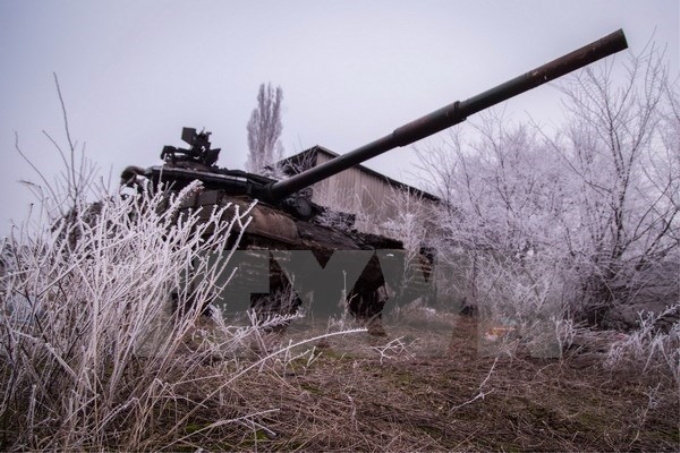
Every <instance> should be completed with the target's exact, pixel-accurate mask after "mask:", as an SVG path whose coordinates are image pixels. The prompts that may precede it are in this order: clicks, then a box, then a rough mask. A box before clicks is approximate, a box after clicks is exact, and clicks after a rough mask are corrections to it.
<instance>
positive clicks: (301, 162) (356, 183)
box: [277, 146, 440, 239]
mask: <svg viewBox="0 0 680 453" xmlns="http://www.w3.org/2000/svg"><path fill="white" fill-rule="evenodd" d="M337 156H338V154H337V153H334V152H333V151H331V150H329V149H327V148H324V147H322V146H315V147H313V148H310V149H308V150H306V151H303V152H301V153H298V154H295V155H294V156H291V157H287V158H285V159H283V160H281V161H280V162H278V164H277V165H278V167H279V168H280V170H281V171H283V172H284V173H285V174H287V175H291V176H292V175H294V174H297V173H300V172H302V171H304V170H307V169H309V168H313V167H316V166H317V165H320V164H322V163H324V162H328V161H329V160H331V159H332V158H334V157H337ZM311 192H312V194H311V195H312V201H314V202H315V203H317V204H319V205H322V206H327V207H329V208H331V209H333V210H336V211H341V212H347V213H350V214H354V215H356V218H357V221H356V227H357V229H358V230H360V231H364V232H369V233H378V234H385V235H388V236H392V237H395V238H396V239H404V238H403V237H399V236H402V235H403V232H400V231H397V230H399V229H401V227H402V226H403V223H404V217H405V216H407V217H408V218H409V219H411V220H414V221H415V222H417V223H418V225H420V228H422V229H423V230H424V231H428V230H429V231H431V228H429V227H431V225H428V223H429V222H431V219H432V215H433V210H434V209H436V208H437V207H438V206H439V203H440V201H439V198H437V197H435V196H434V195H432V194H429V193H427V192H425V191H423V190H420V189H417V188H415V187H411V186H409V185H407V184H404V183H402V182H399V181H397V180H394V179H392V178H389V177H387V176H385V175H383V174H381V173H378V172H377V171H374V170H371V169H370V168H367V167H364V166H363V165H357V166H354V167H352V168H349V169H347V170H345V171H343V172H340V173H338V174H337V175H335V176H332V177H331V178H328V179H326V180H324V181H321V182H319V183H317V184H314V185H313V186H312V187H311ZM409 216H411V217H409ZM422 237H424V235H423V236H421V238H422Z"/></svg>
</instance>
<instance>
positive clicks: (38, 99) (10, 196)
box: [0, 0, 680, 235]
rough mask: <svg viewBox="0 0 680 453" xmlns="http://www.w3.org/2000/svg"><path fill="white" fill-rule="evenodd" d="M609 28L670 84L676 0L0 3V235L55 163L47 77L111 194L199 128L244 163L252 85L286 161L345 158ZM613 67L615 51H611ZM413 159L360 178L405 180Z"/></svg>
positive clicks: (390, 161)
mask: <svg viewBox="0 0 680 453" xmlns="http://www.w3.org/2000/svg"><path fill="white" fill-rule="evenodd" d="M618 28H623V30H624V32H625V33H626V36H627V38H628V42H629V45H630V48H631V50H632V51H633V52H640V51H641V50H642V48H643V47H644V46H645V44H647V42H648V41H649V40H650V38H652V37H654V40H655V41H656V45H657V46H667V50H666V58H667V59H668V63H669V65H670V69H671V71H672V73H673V74H677V73H678V60H679V55H680V42H679V41H680V38H679V29H680V4H679V3H678V0H646V1H642V0H640V1H630V0H617V1H613V0H610V1H597V0H587V1H586V0H570V1H562V2H558V1H549V0H542V1H536V0H512V1H500V0H498V1H471V0H466V1H453V0H448V1H437V0H420V1H418V2H416V1H409V2H407V1H394V0H393V1H376V0H372V1H348V0H344V1H339V0H338V1H334V2H330V1H325V2H324V1H312V0H308V1H297V0H295V1H294V0H290V1H285V2H284V1H227V0H223V1H217V0H215V1H209V0H203V1H191V2H190V1H178V0H142V1H140V0H133V1H121V0H117V1H112V0H110V1H89V0H78V1H76V0H68V1H67V0H64V1H47V0H0V70H1V72H0V74H1V78H0V100H1V102H0V153H2V162H1V163H2V165H0V172H1V173H0V191H1V193H2V194H3V197H2V198H3V201H2V204H1V205H0V206H1V207H0V235H5V234H7V233H8V232H9V229H10V220H9V219H10V218H13V219H15V220H20V219H23V218H25V215H26V213H27V210H28V204H29V203H30V202H31V201H32V198H31V195H30V193H29V192H28V190H27V189H25V188H24V187H23V186H21V185H20V184H19V183H18V182H17V181H19V180H20V179H30V180H37V178H36V177H35V174H34V173H33V172H32V170H31V169H30V167H29V166H28V165H27V164H26V163H25V162H24V161H23V160H22V159H21V158H20V157H19V155H18V153H17V152H16V151H15V149H14V140H15V138H14V137H15V132H16V133H17V134H18V136H19V142H20V146H21V148H22V149H23V151H24V152H25V153H26V154H28V155H29V156H30V158H31V159H32V160H34V162H36V163H37V164H38V166H39V167H40V168H41V169H42V170H43V171H44V172H45V173H46V174H47V175H53V174H56V172H58V171H59V170H60V169H61V167H60V164H59V158H58V157H57V153H56V151H55V149H54V147H53V146H52V145H51V144H50V143H49V141H48V139H47V138H46V137H45V136H44V135H43V134H42V132H41V131H42V130H46V131H48V132H49V133H50V134H51V135H52V136H53V137H54V138H55V139H56V140H58V141H59V142H61V143H65V134H64V130H63V122H62V118H61V107H60V105H59V102H58V97H57V93H56V89H55V86H54V81H53V78H52V72H56V73H57V75H58V77H59V80H60V85H61V89H62V93H63V95H64V98H65V101H66V106H67V109H68V117H69V124H70V129H71V135H72V137H74V138H75V139H76V140H78V141H79V143H83V142H85V143H86V144H87V148H86V149H87V153H88V155H89V156H90V158H92V159H93V160H94V161H96V162H97V163H98V164H99V166H100V167H101V169H102V174H104V175H105V176H106V175H108V173H109V172H111V174H112V179H113V181H114V183H115V182H117V180H118V176H119V174H120V171H121V170H122V169H123V168H124V167H125V166H126V165H131V164H134V165H139V166H143V167H146V166H149V165H155V164H158V163H159V154H160V151H161V149H162V147H163V145H175V146H177V145H181V141H180V139H179V137H180V133H181V128H182V127H183V126H189V127H196V128H199V129H200V128H203V127H205V128H206V129H207V130H210V131H212V132H213V136H212V142H213V145H214V146H215V147H221V148H222V154H221V158H220V162H219V164H220V165H221V166H224V167H228V168H243V167H244V164H245V160H246V149H247V146H246V123H247V121H248V118H249V116H250V113H251V111H252V109H253V108H254V106H255V96H256V94H257V89H258V86H259V85H260V83H262V82H272V83H273V84H275V85H280V86H281V87H282V88H283V91H284V113H283V126H284V130H283V140H282V141H283V145H284V147H285V149H286V153H287V154H288V155H290V154H294V153H296V152H299V151H302V150H304V149H306V148H308V147H311V146H313V145H316V144H319V145H323V146H326V147H328V148H330V149H332V150H334V151H336V152H339V153H344V152H347V151H350V150H352V149H355V148H357V147H358V146H360V145H362V144H364V143H366V142H368V141H370V140H372V139H374V138H377V137H381V136H383V135H385V134H387V133H389V132H391V131H392V130H393V129H394V128H395V127H397V126H400V125H402V124H403V123H405V122H407V121H409V120H411V119H414V118H416V117H418V116H421V115H423V114H425V113H428V112H430V111H432V110H434V109H437V108H439V107H441V106H443V105H445V104H448V103H450V102H453V101H455V100H458V99H466V98H468V97H470V96H473V95H475V94H478V93H479V92H481V91H484V90H486V89H488V88H491V87H492V86H494V85H496V84H498V83H501V82H504V81H505V80H507V79H509V78H512V77H514V76H517V75H519V74H521V73H524V72H526V71H528V70H530V69H533V68H534V67H536V66H539V65H541V64H543V63H545V62H547V61H549V60H551V59H553V58H555V57H558V56H560V55H562V54H564V53H566V52H569V51H571V50H573V49H575V48H577V47H580V46H581V45H584V44H586V43H588V42H590V41H592V40H595V39H598V38H600V37H602V36H604V35H606V34H608V33H611V32H613V31H615V30H617V29H618ZM618 58H619V60H622V58H621V57H618ZM505 109H506V114H509V115H513V118H515V117H516V118H520V119H521V118H523V117H526V115H531V116H532V117H533V118H534V119H536V120H537V121H539V122H540V123H543V124H546V125H549V124H553V123H556V122H559V119H560V104H559V93H558V91H557V90H556V89H555V88H553V87H550V86H548V87H541V88H538V89H536V90H534V91H532V92H530V93H527V94H524V95H522V96H520V97H519V98H517V99H515V100H511V101H509V102H508V103H507V104H506V106H505ZM412 162H414V158H413V151H412V149H410V148H405V149H400V150H397V151H394V152H392V153H388V154H386V155H383V156H380V157H377V158H375V159H373V160H371V161H369V162H368V163H367V165H368V166H369V167H371V168H374V169H376V170H378V171H381V172H384V173H386V174H388V175H390V176H392V177H394V178H397V179H401V180H404V181H406V182H407V183H411V184H414V185H417V182H416V181H414V180H413V177H412V176H411V175H409V173H408V172H409V166H410V165H411V163H412Z"/></svg>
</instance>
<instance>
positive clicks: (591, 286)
mask: <svg viewBox="0 0 680 453" xmlns="http://www.w3.org/2000/svg"><path fill="white" fill-rule="evenodd" d="M653 50H654V49H652V50H651V51H650V52H647V53H646V54H645V56H642V57H635V56H632V57H631V58H630V60H628V62H627V66H626V67H625V68H624V69H626V70H627V72H625V73H624V74H623V77H618V78H616V77H614V73H615V72H616V71H618V70H620V68H618V67H617V68H616V70H615V68H614V67H613V66H612V65H611V64H605V65H600V66H597V67H593V68H587V69H585V70H583V71H581V72H579V73H578V74H577V75H576V76H575V77H572V78H571V79H570V83H569V84H567V85H561V87H562V90H563V91H564V93H565V95H566V98H565V106H566V108H567V111H568V116H567V119H566V125H565V126H564V127H563V128H562V130H561V131H560V133H558V134H557V136H556V137H549V136H547V135H546V134H543V133H542V132H541V131H540V129H539V128H532V127H529V126H521V125H520V126H519V127H510V126H508V124H507V123H506V122H504V121H503V118H502V117H498V116H497V117H493V116H488V115H487V116H486V117H483V120H482V122H481V126H479V127H477V128H476V131H475V132H476V138H475V140H464V139H463V137H462V135H461V134H460V131H457V132H453V133H452V134H451V136H450V139H449V140H448V141H447V142H446V143H445V144H444V146H440V147H439V149H437V146H436V145H434V146H431V147H430V148H428V149H427V150H425V151H426V152H421V153H419V154H420V157H421V159H422V162H423V168H424V169H425V170H426V171H427V172H428V173H429V175H430V176H431V179H432V180H435V181H437V182H438V185H437V187H436V188H435V190H436V191H437V193H438V194H439V195H440V196H442V197H443V199H444V200H445V201H446V202H447V205H448V206H449V207H450V208H449V209H448V210H446V212H443V215H442V218H441V225H442V231H443V232H444V240H443V246H442V247H441V248H448V249H449V250H457V252H456V253H452V254H451V255H452V259H460V257H461V256H463V257H464V264H465V267H466V269H467V273H468V279H467V280H468V282H469V287H468V288H466V289H464V291H463V292H464V293H467V294H466V297H467V298H468V299H470V301H471V302H479V303H480V304H482V305H483V304H493V305H494V307H493V308H494V309H498V308H499V304H501V303H502V304H501V305H502V306H501V307H500V308H501V310H500V312H503V313H508V309H509V311H510V312H515V314H514V316H516V317H517V316H521V314H522V313H525V314H526V315H531V314H532V313H538V312H539V311H540V310H539V309H538V308H539V305H541V304H543V305H544V306H545V307H546V308H547V309H548V310H547V312H546V313H548V314H550V315H551V316H552V315H558V314H559V313H560V311H561V312H562V313H564V310H567V309H569V310H571V312H572V313H575V312H577V313H580V314H581V315H583V316H584V317H585V318H586V319H588V320H589V321H590V322H591V323H594V324H600V325H602V324H605V325H612V324H611V321H612V314H613V313H620V312H621V311H622V310H624V308H625V307H629V308H631V309H633V308H635V307H641V306H645V305H641V304H642V303H643V302H644V303H645V304H649V305H646V306H648V307H651V306H652V305H653V304H656V305H661V304H662V303H669V302H670V303H674V302H675V301H677V297H678V284H677V269H678V263H679V262H680V223H679V222H680V215H678V213H679V212H680V209H679V208H680V200H679V198H678V194H680V121H679V120H678V118H679V115H678V112H679V111H680V110H679V109H678V106H679V105H680V104H679V103H678V90H677V84H675V85H674V83H673V82H672V81H671V80H670V79H669V77H668V74H667V71H666V69H665V67H664V64H663V60H662V57H663V55H659V54H657V53H655V52H654V51H653ZM673 272H675V274H676V275H675V276H673ZM522 305H525V307H524V308H525V309H521V306H522ZM479 308H480V309H483V308H484V307H483V306H481V307H479ZM613 309H615V310H613ZM625 309H626V310H628V308H625ZM655 309H657V310H663V306H658V307H655ZM574 310H575V311H574ZM492 311H493V310H492ZM495 311H496V312H499V310H495ZM628 311H630V310H628ZM632 315H633V316H632V318H633V319H632V321H633V322H634V321H635V311H633V312H632ZM617 316H618V315H617ZM620 320H621V322H623V321H624V319H620ZM625 321H631V319H630V317H628V319H626V320H625ZM617 322H618V321H617ZM628 324H629V325H630V323H628Z"/></svg>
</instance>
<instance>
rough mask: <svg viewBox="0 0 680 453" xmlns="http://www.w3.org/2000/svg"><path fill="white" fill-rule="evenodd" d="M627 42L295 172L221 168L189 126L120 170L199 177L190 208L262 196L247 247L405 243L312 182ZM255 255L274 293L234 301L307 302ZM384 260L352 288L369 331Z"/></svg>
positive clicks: (177, 181) (215, 152) (374, 329)
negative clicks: (154, 155) (319, 195)
mask: <svg viewBox="0 0 680 453" xmlns="http://www.w3.org/2000/svg"><path fill="white" fill-rule="evenodd" d="M627 47H628V45H627V42H626V38H625V35H624V33H623V31H622V30H618V31H616V32H614V33H612V34H610V35H607V36H605V37H603V38H601V39H599V40H597V41H594V42H592V43H590V44H587V45H585V46H583V47H581V48H579V49H577V50H575V51H573V52H570V53H568V54H566V55H564V56H562V57H559V58H557V59H555V60H553V61H551V62H549V63H546V64H544V65H542V66H540V67H538V68H536V69H533V70H531V71H529V72H527V73H525V74H522V75H520V76H518V77H515V78H514V79H511V80H509V81H507V82H505V83H503V84H501V85H498V86H496V87H494V88H491V89H490V90H487V91H485V92H483V93H481V94H478V95H476V96H473V97H471V98H468V99H466V100H464V101H456V102H453V103H451V104H448V105H446V106H444V107H442V108H440V109H438V110H436V111H434V112H432V113H430V114H427V115H425V116H422V117H420V118H418V119H416V120H414V121H411V122H409V123H407V124H405V125H403V126H401V127H398V128H396V129H395V130H394V131H392V132H391V133H390V134H388V135H386V136H384V137H382V138H378V139H377V140H374V141H372V142H370V143H368V144H365V145H363V146H361V147H359V148H357V149H355V150H353V151H350V152H347V153H345V154H341V155H339V156H338V157H336V158H334V159H331V160H330V161H328V162H325V163H323V164H321V165H318V166H316V167H314V168H311V169H308V170H306V171H303V172H301V173H299V174H297V175H294V176H292V177H291V178H289V179H285V180H275V179H272V178H270V177H267V176H264V175H260V174H253V173H248V172H245V171H242V170H236V169H225V168H220V167H218V166H217V160H218V158H219V153H220V149H213V148H212V145H211V143H210V133H209V132H204V131H203V132H197V130H196V129H194V128H184V129H183V131H182V135H181V138H182V140H183V141H184V142H185V143H187V144H188V145H189V147H188V148H180V147H174V146H165V147H164V148H163V150H162V152H161V156H160V157H161V159H162V161H163V163H162V164H161V165H157V166H152V167H149V168H146V169H143V168H140V167H128V168H126V169H125V170H124V171H123V173H122V175H121V179H122V181H121V182H122V183H123V184H128V185H130V184H131V183H132V182H133V181H137V180H138V179H139V178H145V179H147V180H150V181H151V183H152V184H154V185H158V184H159V183H161V182H164V183H169V184H170V186H171V190H181V189H182V188H183V187H185V186H186V185H188V184H190V183H191V182H192V181H194V180H200V181H201V182H202V186H203V190H202V191H201V192H200V193H199V194H197V195H196V196H194V197H193V198H192V199H191V200H188V201H187V202H186V203H185V205H186V206H185V207H186V209H200V208H204V207H210V206H213V205H224V204H226V203H232V204H233V205H236V206H239V207H241V208H246V207H248V206H250V205H251V204H252V203H253V201H254V200H257V201H258V202H257V204H256V206H255V207H254V208H253V210H252V211H251V215H252V222H251V224H250V225H249V227H248V228H247V231H245V234H244V235H243V237H242V240H241V241H240V242H239V244H238V247H239V249H241V250H244V251H253V252H255V251H292V250H298V251H302V250H305V251H311V252H312V254H313V255H314V257H316V259H317V260H318V262H319V263H320V264H321V265H325V263H327V262H328V260H329V259H330V258H331V256H332V255H333V254H334V252H336V251H337V250H371V251H378V250H399V249H403V244H402V243H401V242H400V241H399V240H397V239H394V238H389V237H385V236H379V235H375V234H367V233H362V232H359V231H356V230H355V229H354V228H353V216H352V215H349V214H344V213H339V212H332V211H330V210H329V209H328V208H326V207H324V206H320V205H318V204H316V203H314V202H313V201H312V200H311V198H310V197H309V196H308V194H307V193H306V189H307V188H308V187H310V186H312V185H313V184H315V183H317V182H319V181H322V180H324V179H327V178H330V177H332V176H333V175H335V174H337V173H339V172H341V171H343V170H346V169H348V168H350V167H353V166H355V165H358V164H360V163H362V162H364V161H366V160H368V159H371V158H372V157H375V156H378V155H380V154H382V153H385V152H388V151H390V150H392V149H394V148H397V147H403V146H407V145H410V144H412V143H414V142H416V141H418V140H420V139H423V138H425V137H428V136H430V135H433V134H435V133H437V132H440V131H442V130H444V129H446V128H449V127H451V126H454V125H456V124H458V123H461V122H463V121H465V120H466V118H467V117H469V116H470V115H473V114H475V113H477V112H480V111H482V110H484V109H487V108H489V107H491V106H493V105H496V104H498V103H500V102H503V101H505V100H507V99H510V98H511V97H514V96H516V95H518V94H521V93H523V92H525V91H528V90H530V89H532V88H535V87H537V86H540V85H543V84H545V83H547V82H550V81H551V80H554V79H556V78H558V77H561V76H563V75H565V74H568V73H569V72H572V71H574V70H577V69H579V68H582V67H584V66H586V65H588V64H590V63H593V62H595V61H597V60H600V59H602V58H604V57H606V56H608V55H611V54H614V53H616V52H619V51H621V50H623V49H626V48H627ZM420 252H421V253H420V257H419V259H418V265H417V266H418V267H419V268H420V271H421V272H422V273H423V275H425V276H426V277H427V276H428V275H429V274H430V272H431V266H432V261H433V253H432V250H430V249H426V248H423V249H421V251H420ZM260 257H261V254H260ZM253 262H259V266H260V267H262V266H265V267H266V269H260V270H257V269H256V270H255V271H252V272H251V274H252V275H256V274H258V273H260V272H266V273H267V275H269V279H270V281H269V291H270V293H269V295H267V294H264V295H254V296H252V297H250V300H249V301H248V300H247V301H246V302H245V305H243V304H244V303H243V302H239V303H234V304H232V308H233V307H235V306H238V307H239V308H254V309H256V311H257V312H258V313H261V314H268V313H271V312H276V311H279V312H281V311H283V312H287V311H290V310H295V309H296V308H297V307H298V306H299V305H300V300H299V299H298V298H295V301H294V302H293V303H292V305H291V306H290V307H282V306H281V305H280V298H278V302H275V301H274V300H275V299H276V298H275V297H273V296H272V295H273V294H275V293H280V292H284V291H285V290H286V289H289V288H290V283H289V281H288V279H287V277H286V276H285V275H284V272H282V270H281V268H280V266H278V264H277V263H280V261H276V262H275V260H273V259H269V260H266V261H263V260H261V259H260V260H259V261H258V260H254V261H253ZM263 263H264V264H263ZM380 263H381V261H380V260H379V259H378V258H377V254H376V255H373V256H372V257H371V258H370V260H369V261H368V264H367V265H366V266H365V268H364V270H363V273H361V274H360V276H359V278H358V280H357V282H356V285H355V286H354V288H353V289H352V290H351V291H350V292H349V294H347V295H346V298H347V301H348V302H347V304H348V306H349V311H350V312H351V313H353V314H354V315H355V316H357V317H358V318H359V319H362V320H365V321H366V322H367V325H368V327H369V332H370V333H373V334H376V335H381V334H383V333H384V330H383V329H382V326H381V323H380V314H381V312H382V309H383V307H384V304H385V302H386V300H387V299H388V296H387V295H388V294H389V292H388V291H387V288H386V281H385V276H384V275H383V271H382V269H381V266H380ZM383 265H384V263H383ZM241 267H246V266H245V265H244V266H241ZM244 272H245V271H244ZM247 280H248V279H247V278H242V279H240V280H239V281H240V282H241V283H240V285H241V286H239V285H236V286H235V287H233V288H227V289H228V291H232V292H233V294H237V293H238V294H241V295H244V294H245V295H250V294H253V293H256V292H257V291H256V290H254V288H255V287H256V286H257V284H255V283H253V285H251V287H250V288H249V287H248V281H247ZM416 292H417V291H416ZM298 293H299V291H298ZM234 300H235V299H234ZM227 304H228V302H227Z"/></svg>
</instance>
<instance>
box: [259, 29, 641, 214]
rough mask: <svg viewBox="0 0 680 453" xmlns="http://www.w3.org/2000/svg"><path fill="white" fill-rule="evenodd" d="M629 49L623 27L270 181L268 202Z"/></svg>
mask: <svg viewBox="0 0 680 453" xmlns="http://www.w3.org/2000/svg"><path fill="white" fill-rule="evenodd" d="M626 48H628V43H627V42H626V37H625V35H624V34H623V30H618V31H615V32H614V33H612V34H610V35H607V36H605V37H604V38H601V39H598V40H597V41H594V42H592V43H590V44H588V45H585V46H583V47H581V48H580V49H577V50H575V51H573V52H570V53H568V54H566V55H564V56H562V57H560V58H557V59H556V60H553V61H551V62H549V63H546V64H544V65H543V66H540V67H538V68H536V69H534V70H532V71H529V72H527V73H526V74H522V75H521V76H519V77H515V78H514V79H512V80H509V81H507V82H505V83H503V84H501V85H498V86H496V87H494V88H492V89H490V90H487V91H485V92H483V93H481V94H478V95H477V96H474V97H471V98H470V99H467V100H465V101H456V102H454V103H452V104H449V105H447V106H445V107H442V108H441V109H439V110H436V111H434V112H432V113H430V114H428V115H425V116H423V117H421V118H418V119H417V120H415V121H411V122H410V123H407V124H405V125H403V126H401V127H399V128H397V129H395V130H394V131H393V132H392V133H391V134H389V135H386V136H385V137H382V138H379V139H378V140H375V141H373V142H371V143H369V144H367V145H364V146H362V147H360V148H357V149H355V150H354V151H350V152H348V153H346V154H343V155H341V156H338V157H336V158H334V159H332V160H330V161H328V162H326V163H324V164H321V165H319V166H317V167H314V168H312V169H309V170H307V171H304V172H302V173H300V174H298V175H296V176H293V177H292V178H290V179H287V180H285V181H279V182H275V183H271V184H269V185H268V186H267V187H266V188H265V190H264V193H263V195H264V197H263V198H265V199H267V200H268V201H277V200H281V199H283V198H285V197H287V196H289V195H291V194H292V193H294V192H297V191H298V190H300V189H303V188H305V187H307V186H310V185H312V184H314V183H317V182H319V181H321V180H324V179H326V178H329V177H331V176H333V175H334V174H336V173H339V172H341V171H343V170H346V169H348V168H350V167H353V166H355V165H357V164H360V163H361V162H364V161H365V160H368V159H370V158H372V157H375V156H378V155H380V154H382V153H384V152H386V151H389V150H391V149H394V148H396V147H400V146H406V145H410V144H411V143H413V142H416V141H418V140H420V139H422V138H425V137H428V136H430V135H432V134H435V133H437V132H440V131H442V130H444V129H446V128H448V127H451V126H453V125H456V124H458V123H462V122H463V121H465V120H466V119H467V117H468V116H470V115H473V114H475V113H477V112H480V111H482V110H484V109H487V108H489V107H491V106H493V105H495V104H498V103H500V102H503V101H505V100H508V99H510V98H511V97H513V96H516V95H518V94H521V93H523V92H525V91H528V90H530V89H532V88H535V87H537V86H539V85H543V84H544V83H547V82H550V81H551V80H554V79H556V78H558V77H562V76H563V75H565V74H568V73H570V72H572V71H575V70H576V69H580V68H582V67H584V66H587V65H589V64H590V63H593V62H595V61H597V60H600V59H602V58H604V57H606V56H609V55H611V54H614V53H616V52H619V51H621V50H624V49H626Z"/></svg>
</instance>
